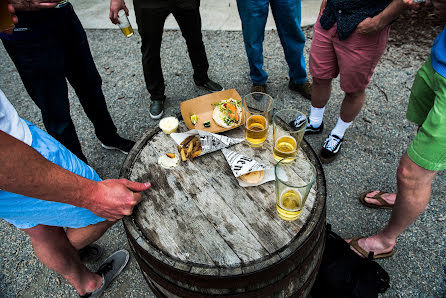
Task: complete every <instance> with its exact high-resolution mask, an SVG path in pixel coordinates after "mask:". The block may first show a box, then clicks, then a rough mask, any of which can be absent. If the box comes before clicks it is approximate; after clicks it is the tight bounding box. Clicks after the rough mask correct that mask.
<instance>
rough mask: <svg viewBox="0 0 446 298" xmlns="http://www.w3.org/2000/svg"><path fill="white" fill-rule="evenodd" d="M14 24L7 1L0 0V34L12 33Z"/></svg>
mask: <svg viewBox="0 0 446 298" xmlns="http://www.w3.org/2000/svg"><path fill="white" fill-rule="evenodd" d="M12 29H14V23H13V22H12V18H11V13H10V12H9V10H8V0H0V32H5V33H9V34H11V33H12Z"/></svg>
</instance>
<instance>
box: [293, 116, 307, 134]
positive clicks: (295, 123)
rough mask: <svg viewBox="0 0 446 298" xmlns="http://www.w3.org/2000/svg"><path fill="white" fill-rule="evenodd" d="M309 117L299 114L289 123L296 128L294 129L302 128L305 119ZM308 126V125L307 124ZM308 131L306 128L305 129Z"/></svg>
mask: <svg viewBox="0 0 446 298" xmlns="http://www.w3.org/2000/svg"><path fill="white" fill-rule="evenodd" d="M306 119H307V117H305V116H303V115H302V116H299V117H297V118H296V119H294V120H293V121H291V122H289V123H288V124H289V125H290V126H291V127H292V128H293V129H294V130H300V129H301V128H302V126H303V125H304V124H305V120H306ZM307 127H308V126H307ZM305 131H306V129H305Z"/></svg>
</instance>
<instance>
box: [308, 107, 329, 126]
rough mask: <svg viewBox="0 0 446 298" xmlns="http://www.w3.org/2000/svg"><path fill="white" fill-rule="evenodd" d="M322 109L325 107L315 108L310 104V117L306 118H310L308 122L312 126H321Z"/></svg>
mask: <svg viewBox="0 0 446 298" xmlns="http://www.w3.org/2000/svg"><path fill="white" fill-rule="evenodd" d="M324 111H325V107H323V108H315V107H313V106H311V111H310V117H308V118H309V119H310V122H309V123H311V125H313V127H314V128H318V127H319V126H321V123H322V120H323V119H324Z"/></svg>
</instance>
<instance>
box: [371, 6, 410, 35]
mask: <svg viewBox="0 0 446 298" xmlns="http://www.w3.org/2000/svg"><path fill="white" fill-rule="evenodd" d="M407 8H409V5H407V4H406V3H404V1H403V0H393V1H392V3H390V4H389V6H387V7H386V8H385V9H384V10H383V11H382V12H381V13H380V14H378V15H377V16H375V18H376V19H377V21H378V23H379V24H380V27H381V28H384V27H386V26H387V25H389V24H390V23H392V22H393V21H394V20H395V19H396V18H397V17H398V16H399V15H400V14H401V13H402V12H403V11H404V10H406V9H407Z"/></svg>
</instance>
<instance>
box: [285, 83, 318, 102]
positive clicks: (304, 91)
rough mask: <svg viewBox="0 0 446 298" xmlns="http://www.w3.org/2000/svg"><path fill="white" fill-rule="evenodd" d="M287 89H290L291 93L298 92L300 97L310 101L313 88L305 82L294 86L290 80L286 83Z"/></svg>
mask: <svg viewBox="0 0 446 298" xmlns="http://www.w3.org/2000/svg"><path fill="white" fill-rule="evenodd" d="M288 88H290V89H291V90H293V91H296V92H299V93H300V95H302V96H303V97H305V98H306V99H309V100H311V90H312V88H313V86H312V85H311V83H310V82H305V83H303V84H296V83H294V82H293V81H291V80H290V82H289V83H288Z"/></svg>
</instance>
